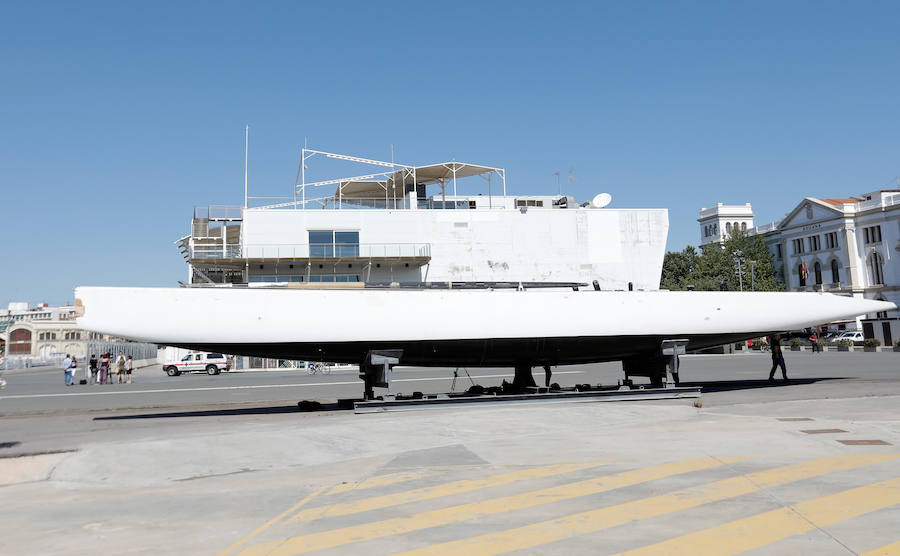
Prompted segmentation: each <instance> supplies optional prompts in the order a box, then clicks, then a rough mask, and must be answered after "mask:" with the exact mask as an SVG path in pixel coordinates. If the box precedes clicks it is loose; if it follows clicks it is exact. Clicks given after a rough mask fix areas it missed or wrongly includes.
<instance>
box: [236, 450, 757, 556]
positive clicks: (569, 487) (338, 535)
mask: <svg viewBox="0 0 900 556" xmlns="http://www.w3.org/2000/svg"><path fill="white" fill-rule="evenodd" d="M746 459H748V458H712V457H705V458H697V459H691V460H686V461H677V462H672V463H665V464H662V465H655V466H651V467H644V468H641V469H634V470H631V471H624V472H622V473H615V474H611V475H604V476H601V477H596V478H593V479H588V480H584V481H577V482H574V483H567V484H564V485H559V486H553V487H548V488H543V489H539V490H534V491H530V492H524V493H521V494H515V495H512V496H502V497H499V498H493V499H489V500H482V501H478V502H471V503H467V504H460V505H456V506H451V507H448V508H442V509H438V510H432V511H426V512H421V513H417V514H414V515H411V516H408V517H398V518H393V519H387V520H383V521H377V522H373V523H366V524H363V525H356V526H352V527H344V528H340V529H332V530H329V531H323V532H321V533H312V534H309V535H303V536H299V537H295V538H290V539H287V540H286V541H278V542H272V543H266V544H261V545H255V546H253V547H250V548H249V549H248V550H246V551H245V552H243V553H242V554H243V555H245V556H250V555H254V554H272V555H277V554H298V553H302V552H310V551H313V550H321V549H325V548H332V547H336V546H342V545H346V544H349V543H355V542H362V541H367V540H372V539H378V538H384V537H389V536H393V535H400V534H403V533H409V532H412V531H418V530H422V529H429V528H432V527H439V526H442V525H449V524H451V523H458V522H461V521H467V520H471V519H478V518H481V517H486V516H489V515H496V514H502V513H506V512H510V511H513V510H520V509H525V508H531V507H534V506H539V505H543V504H550V503H553V502H560V501H564V500H571V499H573V498H580V497H583V496H588V495H591V494H598V493H601V492H606V491H610V490H614V489H617V488H623V487H626V486H631V485H635V484H639V483H644V482H648V481H654V480H658V479H663V478H666V477H671V476H674V475H680V474H684V473H690V472H693V471H702V470H707V469H712V468H715V467H720V466H722V465H729V464H732V463H736V462H738V461H744V460H746Z"/></svg>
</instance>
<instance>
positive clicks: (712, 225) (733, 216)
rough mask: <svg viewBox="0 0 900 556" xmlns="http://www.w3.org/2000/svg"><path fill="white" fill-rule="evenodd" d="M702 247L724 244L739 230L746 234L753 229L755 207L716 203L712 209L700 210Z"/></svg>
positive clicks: (698, 220) (748, 204) (699, 220)
mask: <svg viewBox="0 0 900 556" xmlns="http://www.w3.org/2000/svg"><path fill="white" fill-rule="evenodd" d="M697 222H699V223H700V245H701V246H702V245H707V244H709V243H716V242H718V243H722V242H724V241H725V239H726V238H727V237H728V236H729V235H730V234H732V233H734V232H736V231H737V230H741V231H744V232H746V231H747V230H748V229H750V228H753V207H751V206H750V203H746V204H743V205H726V204H723V203H716V206H714V207H711V208H702V209H700V218H698V219H697Z"/></svg>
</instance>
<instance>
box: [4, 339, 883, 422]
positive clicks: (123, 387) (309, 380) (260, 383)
mask: <svg viewBox="0 0 900 556" xmlns="http://www.w3.org/2000/svg"><path fill="white" fill-rule="evenodd" d="M786 360H787V366H788V370H789V377H790V378H792V379H794V381H793V383H792V384H791V385H792V386H801V385H808V386H811V388H805V389H801V388H788V389H787V390H784V391H781V392H780V393H778V394H775V393H769V394H768V396H772V395H775V396H776V397H778V398H779V399H797V398H804V397H816V396H820V395H823V388H825V389H826V390H830V389H839V390H841V391H842V393H843V394H844V395H847V394H849V393H851V392H852V391H854V390H855V389H856V390H860V391H863V390H866V389H867V388H868V386H869V385H870V383H871V381H879V383H880V384H882V387H883V389H882V390H881V391H882V392H885V393H888V392H890V393H900V354H898V353H893V352H885V353H824V354H813V353H808V352H799V353H795V352H787V354H786ZM769 361H770V360H769V358H768V356H767V355H766V354H742V355H736V356H716V355H706V356H687V357H684V358H683V359H682V369H681V375H682V381H683V383H684V384H686V385H693V384H698V385H701V386H703V387H704V393H705V394H708V395H707V396H706V397H707V400H708V401H710V402H712V403H729V402H733V401H740V400H744V399H747V400H752V399H753V398H752V397H750V398H747V397H746V396H748V395H750V396H752V394H749V393H748V392H747V391H749V390H752V389H755V388H758V387H767V386H768V385H767V384H765V383H764V382H763V381H761V380H760V379H764V378H766V377H767V373H768V369H769V365H770V363H769ZM453 371H454V369H451V368H408V367H400V368H398V369H396V370H395V374H394V384H395V389H396V391H397V392H399V393H412V392H416V391H418V392H424V393H426V394H431V393H440V392H450V391H451V386H452V385H453V384H452V382H453ZM469 374H470V376H471V378H472V381H470V380H469V378H468V377H466V376H465V374H464V372H463V371H460V372H459V375H460V376H459V378H458V379H457V382H456V390H457V391H460V390H465V389H466V388H468V387H469V386H470V385H471V384H472V382H473V381H474V382H476V383H478V384H481V385H483V386H485V387H489V386H496V385H499V384H500V383H501V382H502V381H503V380H504V379H505V380H511V377H512V369H496V368H489V369H469ZM534 375H535V379H536V380H537V381H538V383H542V382H543V379H544V373H543V371H542V370H541V369H535V372H534ZM776 376H778V377H780V371H779V374H778V375H776ZM622 377H623V375H622V371H621V365H620V364H619V363H603V364H594V365H576V366H568V367H558V368H556V369H554V371H553V378H552V382H557V383H559V384H560V385H562V386H571V385H574V384H583V383H590V384H604V385H613V384H616V383H617V381H619V380H621V379H622ZM5 378H6V380H7V383H8V384H7V387H6V389H4V390H3V391H0V415H4V414H5V415H12V414H22V413H42V412H59V411H104V410H116V409H133V408H166V407H171V408H177V407H186V408H189V407H195V406H207V405H220V404H270V403H279V404H284V403H296V402H298V401H300V400H316V401H320V402H323V403H333V402H335V401H336V400H338V399H341V398H358V397H360V396H361V392H362V382H361V381H360V380H359V378H358V377H357V371H356V370H355V369H353V370H347V369H342V370H335V371H333V372H331V373H330V374H328V375H309V374H307V372H306V371H297V370H275V371H246V372H230V373H223V374H220V375H216V376H209V375H206V374H202V373H192V374H185V375H181V376H178V377H169V376H166V375H165V373H163V372H162V369H161V368H160V367H159V366H152V367H146V368H143V369H139V370H138V371H136V372H135V375H134V382H133V383H132V384H109V385H75V386H71V387H68V386H65V385H64V383H63V373H62V371H61V370H40V371H19V372H15V373H7V374H6V376H5ZM635 382H636V383H642V382H643V383H646V382H647V381H646V380H645V379H641V378H636V379H635ZM816 384H818V385H819V387H815V385H816ZM379 392H383V390H376V394H377V393H379ZM742 392H743V393H742ZM712 394H715V395H712Z"/></svg>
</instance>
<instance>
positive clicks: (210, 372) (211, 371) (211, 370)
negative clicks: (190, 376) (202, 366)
mask: <svg viewBox="0 0 900 556" xmlns="http://www.w3.org/2000/svg"><path fill="white" fill-rule="evenodd" d="M206 374H208V375H217V374H219V368H218V367H216V366H215V365H207V366H206Z"/></svg>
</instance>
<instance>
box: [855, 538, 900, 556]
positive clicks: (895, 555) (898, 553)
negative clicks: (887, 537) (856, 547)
mask: <svg viewBox="0 0 900 556" xmlns="http://www.w3.org/2000/svg"><path fill="white" fill-rule="evenodd" d="M860 556H900V541H897V542H892V543H891V544H886V545H884V546H881V547H878V548H876V549H875V550H870V551H868V552H864V553H863V554H861V555H860Z"/></svg>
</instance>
